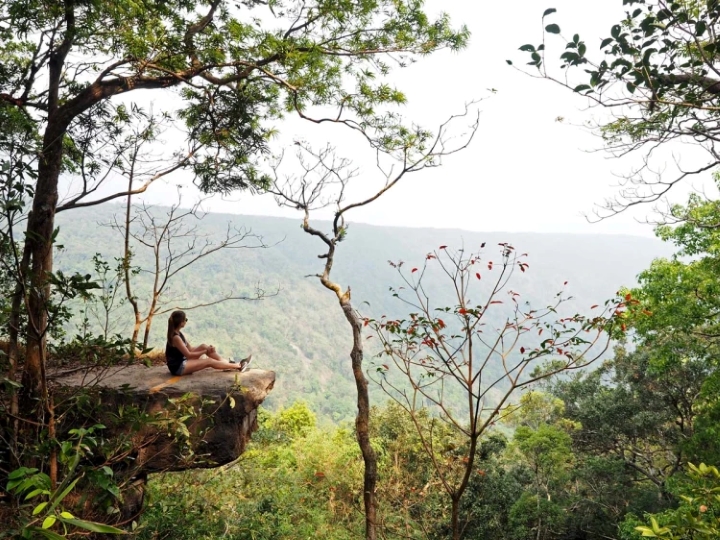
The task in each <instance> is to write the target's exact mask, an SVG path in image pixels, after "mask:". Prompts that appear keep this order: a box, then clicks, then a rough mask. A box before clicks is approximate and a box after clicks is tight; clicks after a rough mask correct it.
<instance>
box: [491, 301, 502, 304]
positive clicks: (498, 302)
mask: <svg viewBox="0 0 720 540" xmlns="http://www.w3.org/2000/svg"><path fill="white" fill-rule="evenodd" d="M490 303H491V304H502V300H493V301H492V302H490Z"/></svg>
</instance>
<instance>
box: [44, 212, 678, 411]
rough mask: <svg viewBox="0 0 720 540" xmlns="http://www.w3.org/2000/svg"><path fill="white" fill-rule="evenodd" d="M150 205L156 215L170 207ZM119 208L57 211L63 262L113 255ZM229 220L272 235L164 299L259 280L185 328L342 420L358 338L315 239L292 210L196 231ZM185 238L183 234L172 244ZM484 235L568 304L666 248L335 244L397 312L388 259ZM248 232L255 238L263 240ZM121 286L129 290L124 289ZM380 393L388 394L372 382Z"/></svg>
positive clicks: (176, 302)
mask: <svg viewBox="0 0 720 540" xmlns="http://www.w3.org/2000/svg"><path fill="white" fill-rule="evenodd" d="M153 210H154V215H156V216H157V218H158V220H159V221H162V219H163V217H166V215H167V212H168V211H169V209H168V208H156V209H153ZM123 212H124V208H123V207H120V206H115V205H105V206H101V207H97V208H92V209H82V210H77V211H74V212H73V213H72V214H66V215H67V219H65V216H64V215H63V214H60V215H59V217H58V225H59V227H60V232H59V234H58V243H59V244H61V245H62V246H63V248H62V249H61V250H60V251H59V253H58V254H57V255H56V264H57V267H58V268H59V269H61V270H64V271H66V272H68V273H71V272H81V273H84V272H88V271H91V270H92V269H93V262H92V258H93V256H95V254H96V253H99V254H100V255H101V256H102V258H103V259H104V260H106V261H109V262H110V263H111V264H112V266H114V265H115V263H114V260H115V258H116V257H120V256H121V250H122V237H121V236H120V234H118V232H117V231H115V230H114V229H112V228H111V227H110V226H109V224H110V223H111V222H113V221H114V218H113V216H117V215H119V214H120V215H121V214H123ZM229 223H232V224H233V225H234V226H235V227H238V228H241V227H244V228H245V229H246V230H252V231H253V233H255V234H258V235H261V236H262V237H263V239H264V242H265V244H266V245H268V246H271V247H268V248H267V249H225V250H221V251H219V252H216V253H214V254H212V255H209V256H208V257H206V258H203V259H200V260H198V261H197V263H195V264H193V265H192V266H190V267H188V268H187V269H186V270H184V271H183V272H182V273H181V274H178V276H177V278H176V279H174V280H173V281H172V282H171V283H170V289H171V290H170V291H169V292H168V293H167V298H169V299H170V300H171V302H170V303H169V305H168V307H167V308H165V309H175V308H176V307H184V306H193V305H196V304H204V303H208V302H211V301H214V300H216V299H221V298H223V297H224V296H225V295H226V294H229V293H230V292H235V293H244V294H247V295H250V296H252V294H253V287H255V286H256V285H257V284H260V286H261V287H262V288H263V289H264V290H266V291H267V292H268V294H269V295H270V294H272V295H274V296H268V297H267V298H265V299H264V300H261V301H244V300H231V301H227V302H223V303H220V304H218V305H215V306H211V307H204V308H198V309H194V310H191V311H190V312H189V314H190V315H189V317H190V319H191V324H190V326H188V328H187V331H186V333H187V335H188V337H189V339H191V341H194V342H195V343H199V342H201V341H202V342H211V343H213V344H215V345H217V347H218V349H219V350H220V351H221V352H222V353H223V354H226V355H228V356H234V357H243V356H245V355H246V354H247V353H249V352H252V353H253V355H254V360H253V362H254V365H255V366H257V367H260V368H263V369H270V370H273V371H276V372H277V377H278V379H277V381H278V382H277V385H276V388H275V391H274V392H273V394H272V395H271V396H270V397H269V399H268V401H267V402H266V405H267V406H268V407H270V408H271V409H276V408H277V407H278V406H282V405H289V404H291V403H293V402H294V401H296V400H298V399H302V400H304V401H305V402H307V403H308V405H309V406H310V407H311V409H312V410H313V411H314V412H315V413H316V414H317V415H318V416H319V417H320V418H321V419H330V420H332V421H334V422H337V421H347V420H350V419H352V418H354V415H355V403H354V400H353V398H352V386H353V381H352V377H351V373H350V371H349V367H348V365H347V361H346V359H347V355H348V353H349V350H350V348H351V343H350V336H349V335H348V333H347V332H346V331H345V321H344V320H343V317H342V315H341V313H339V312H338V311H337V310H336V308H335V301H334V299H333V298H332V297H331V296H329V295H328V294H327V292H326V291H325V290H324V289H323V288H322V287H321V286H319V284H318V283H317V281H315V280H313V279H311V278H308V277H306V276H308V275H313V274H316V273H317V272H318V270H319V265H318V262H317V261H318V259H317V255H318V254H319V251H320V249H319V248H320V245H319V244H318V243H317V242H315V241H313V239H312V238H309V237H308V235H306V234H304V233H303V231H302V230H301V229H300V228H299V227H298V222H297V221H294V220H292V219H281V218H270V217H259V216H237V215H229V214H207V215H205V216H204V218H203V219H202V220H201V221H199V222H197V223H195V220H194V219H193V225H197V227H198V228H197V231H196V233H197V234H198V235H201V236H203V237H204V238H207V239H210V240H213V241H214V242H215V243H218V242H219V241H220V240H222V238H223V237H224V234H225V231H226V228H227V226H228V224H229ZM325 225H326V226H328V225H329V224H325ZM184 242H185V239H181V240H178V247H177V248H176V249H178V250H179V249H181V248H182V246H183V245H184ZM483 242H485V243H486V244H487V246H488V247H487V248H486V250H487V252H488V254H489V255H490V256H491V257H490V258H492V255H494V254H496V251H497V244H498V243H499V242H509V243H510V244H513V245H514V246H515V247H516V248H517V249H518V250H521V251H527V252H528V255H529V257H528V262H529V264H530V266H531V268H530V269H529V270H528V272H527V273H520V272H517V273H516V275H515V276H513V282H512V286H513V288H514V289H516V290H517V291H518V292H520V293H522V295H523V298H524V299H525V300H526V301H528V302H530V303H531V304H533V305H536V306H537V305H539V306H541V307H544V306H545V305H547V304H548V303H550V302H551V301H552V300H553V297H554V296H555V294H556V293H557V292H559V291H561V290H565V291H566V292H567V293H568V294H569V295H571V296H573V297H574V300H573V301H572V302H570V303H569V305H567V306H565V308H564V309H566V310H570V309H575V310H578V311H583V310H584V311H586V312H589V311H590V309H589V308H590V306H592V305H593V304H602V303H603V302H605V301H606V300H607V299H609V298H611V297H613V296H614V295H615V294H616V292H617V291H618V290H619V289H620V288H621V287H628V286H633V285H634V284H635V282H636V276H637V274H638V273H639V272H640V271H641V270H643V269H644V268H646V267H647V266H648V265H649V264H650V262H651V261H652V260H653V258H655V257H657V256H660V255H662V254H669V253H670V252H671V250H670V249H669V248H668V247H667V246H665V245H664V244H662V243H661V242H659V241H658V240H656V239H652V238H640V237H630V236H620V235H617V236H614V235H610V236H608V235H572V234H565V235H561V234H530V233H528V234H518V233H513V234H510V233H499V232H489V233H479V232H469V231H458V230H443V229H406V228H389V227H374V226H370V225H363V224H350V227H349V232H348V235H347V239H346V240H344V241H343V243H342V245H341V251H339V254H338V256H337V275H338V277H337V279H338V281H340V282H341V283H343V284H344V285H350V286H351V287H352V291H353V297H354V299H355V300H356V302H357V305H358V309H359V310H360V311H361V312H362V314H363V315H364V316H366V317H375V318H378V317H380V316H382V315H383V314H387V315H388V316H398V317H399V316H401V315H402V314H403V312H404V311H407V308H406V306H405V305H403V304H402V303H401V302H400V301H398V299H396V298H395V297H393V296H392V294H391V292H390V291H389V288H390V287H391V286H395V287H396V286H398V285H399V276H398V275H397V272H395V271H394V270H393V268H392V267H391V266H390V265H389V264H388V261H400V260H404V261H407V264H408V265H411V264H419V263H420V262H422V261H423V260H424V259H425V255H426V254H427V253H428V252H430V251H432V250H434V249H437V248H438V247H439V246H441V245H443V244H449V245H454V246H457V247H460V246H466V247H467V249H472V248H477V247H479V246H480V244H481V243H483ZM246 243H247V244H248V245H250V246H254V245H257V240H255V239H248V240H247V242H246ZM134 264H136V265H137V266H138V267H139V268H142V269H144V270H145V272H142V273H140V274H139V275H138V276H137V278H136V280H137V281H138V283H139V284H140V286H139V287H137V288H136V294H137V295H138V298H139V300H140V301H141V302H142V303H143V304H144V305H147V304H148V303H149V299H150V296H151V291H152V289H151V286H150V285H151V283H150V276H149V274H148V272H149V271H150V270H152V268H153V260H152V252H151V251H150V250H148V249H147V248H145V249H143V248H142V246H139V247H138V249H137V251H136V260H135V261H134ZM209 276H211V279H209ZM590 276H592V278H590ZM439 277H440V276H439V275H438V274H437V273H434V274H431V275H430V278H431V280H430V285H429V292H430V294H431V295H432V296H433V297H436V298H438V300H437V301H438V304H437V305H438V307H440V306H445V305H447V303H448V302H449V301H450V298H449V297H448V291H447V290H446V288H445V287H443V286H442V285H441V283H440V282H439ZM566 281H567V282H568V284H567V286H564V283H565V282H566ZM122 294H124V291H121V296H120V299H121V298H122ZM120 299H118V302H117V304H118V305H117V306H116V309H115V312H114V313H113V316H112V318H113V321H116V324H114V325H113V327H112V328H111V329H110V330H111V333H116V332H117V333H120V334H121V335H123V337H129V335H130V332H131V325H132V315H131V310H130V306H129V305H128V304H127V302H125V303H124V304H123V305H119V304H120V301H119V300H120ZM97 307H98V306H95V308H97ZM76 308H77V312H78V316H76V317H75V319H74V321H73V322H72V323H70V324H69V325H68V327H67V332H68V335H67V336H66V338H67V339H71V338H72V337H73V336H74V335H75V334H76V333H77V332H79V331H80V330H81V328H80V327H81V322H82V316H81V315H80V313H83V314H85V313H87V314H88V318H89V319H90V322H91V323H92V324H90V328H89V330H90V331H91V332H92V333H95V334H97V333H99V332H101V330H102V327H101V325H100V324H99V321H98V319H97V317H95V316H93V314H92V313H93V312H92V310H91V309H89V306H85V308H86V309H84V310H83V304H82V303H80V304H78V305H77V306H76ZM100 311H101V312H102V310H100ZM166 332H167V314H166V315H164V316H158V319H157V320H156V322H155V324H154V326H153V329H152V333H151V340H150V342H149V343H148V346H149V347H157V348H159V349H164V340H165V333H166ZM368 345H369V347H370V350H371V351H376V350H377V348H375V349H373V345H375V344H374V343H372V340H370V342H369V344H368ZM371 360H372V359H371ZM375 396H376V399H381V400H384V397H383V395H382V393H379V392H378V391H377V389H376V390H375Z"/></svg>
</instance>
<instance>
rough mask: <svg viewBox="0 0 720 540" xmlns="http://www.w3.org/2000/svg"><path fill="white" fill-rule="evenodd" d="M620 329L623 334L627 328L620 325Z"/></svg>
mask: <svg viewBox="0 0 720 540" xmlns="http://www.w3.org/2000/svg"><path fill="white" fill-rule="evenodd" d="M620 329H621V330H622V331H623V332H624V331H625V330H627V326H625V323H622V325H620Z"/></svg>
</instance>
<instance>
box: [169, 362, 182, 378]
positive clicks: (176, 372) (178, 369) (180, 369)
mask: <svg viewBox="0 0 720 540" xmlns="http://www.w3.org/2000/svg"><path fill="white" fill-rule="evenodd" d="M186 365H187V360H183V361H182V364H180V366H178V368H177V369H176V370H175V371H173V370H172V369H170V366H168V369H170V373H172V374H173V375H182V374H183V371H185V366H186Z"/></svg>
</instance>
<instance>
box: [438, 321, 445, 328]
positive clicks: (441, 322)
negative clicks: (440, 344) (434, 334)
mask: <svg viewBox="0 0 720 540" xmlns="http://www.w3.org/2000/svg"><path fill="white" fill-rule="evenodd" d="M437 324H438V326H439V327H440V328H445V326H446V325H445V321H443V320H442V319H438V320H437Z"/></svg>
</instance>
